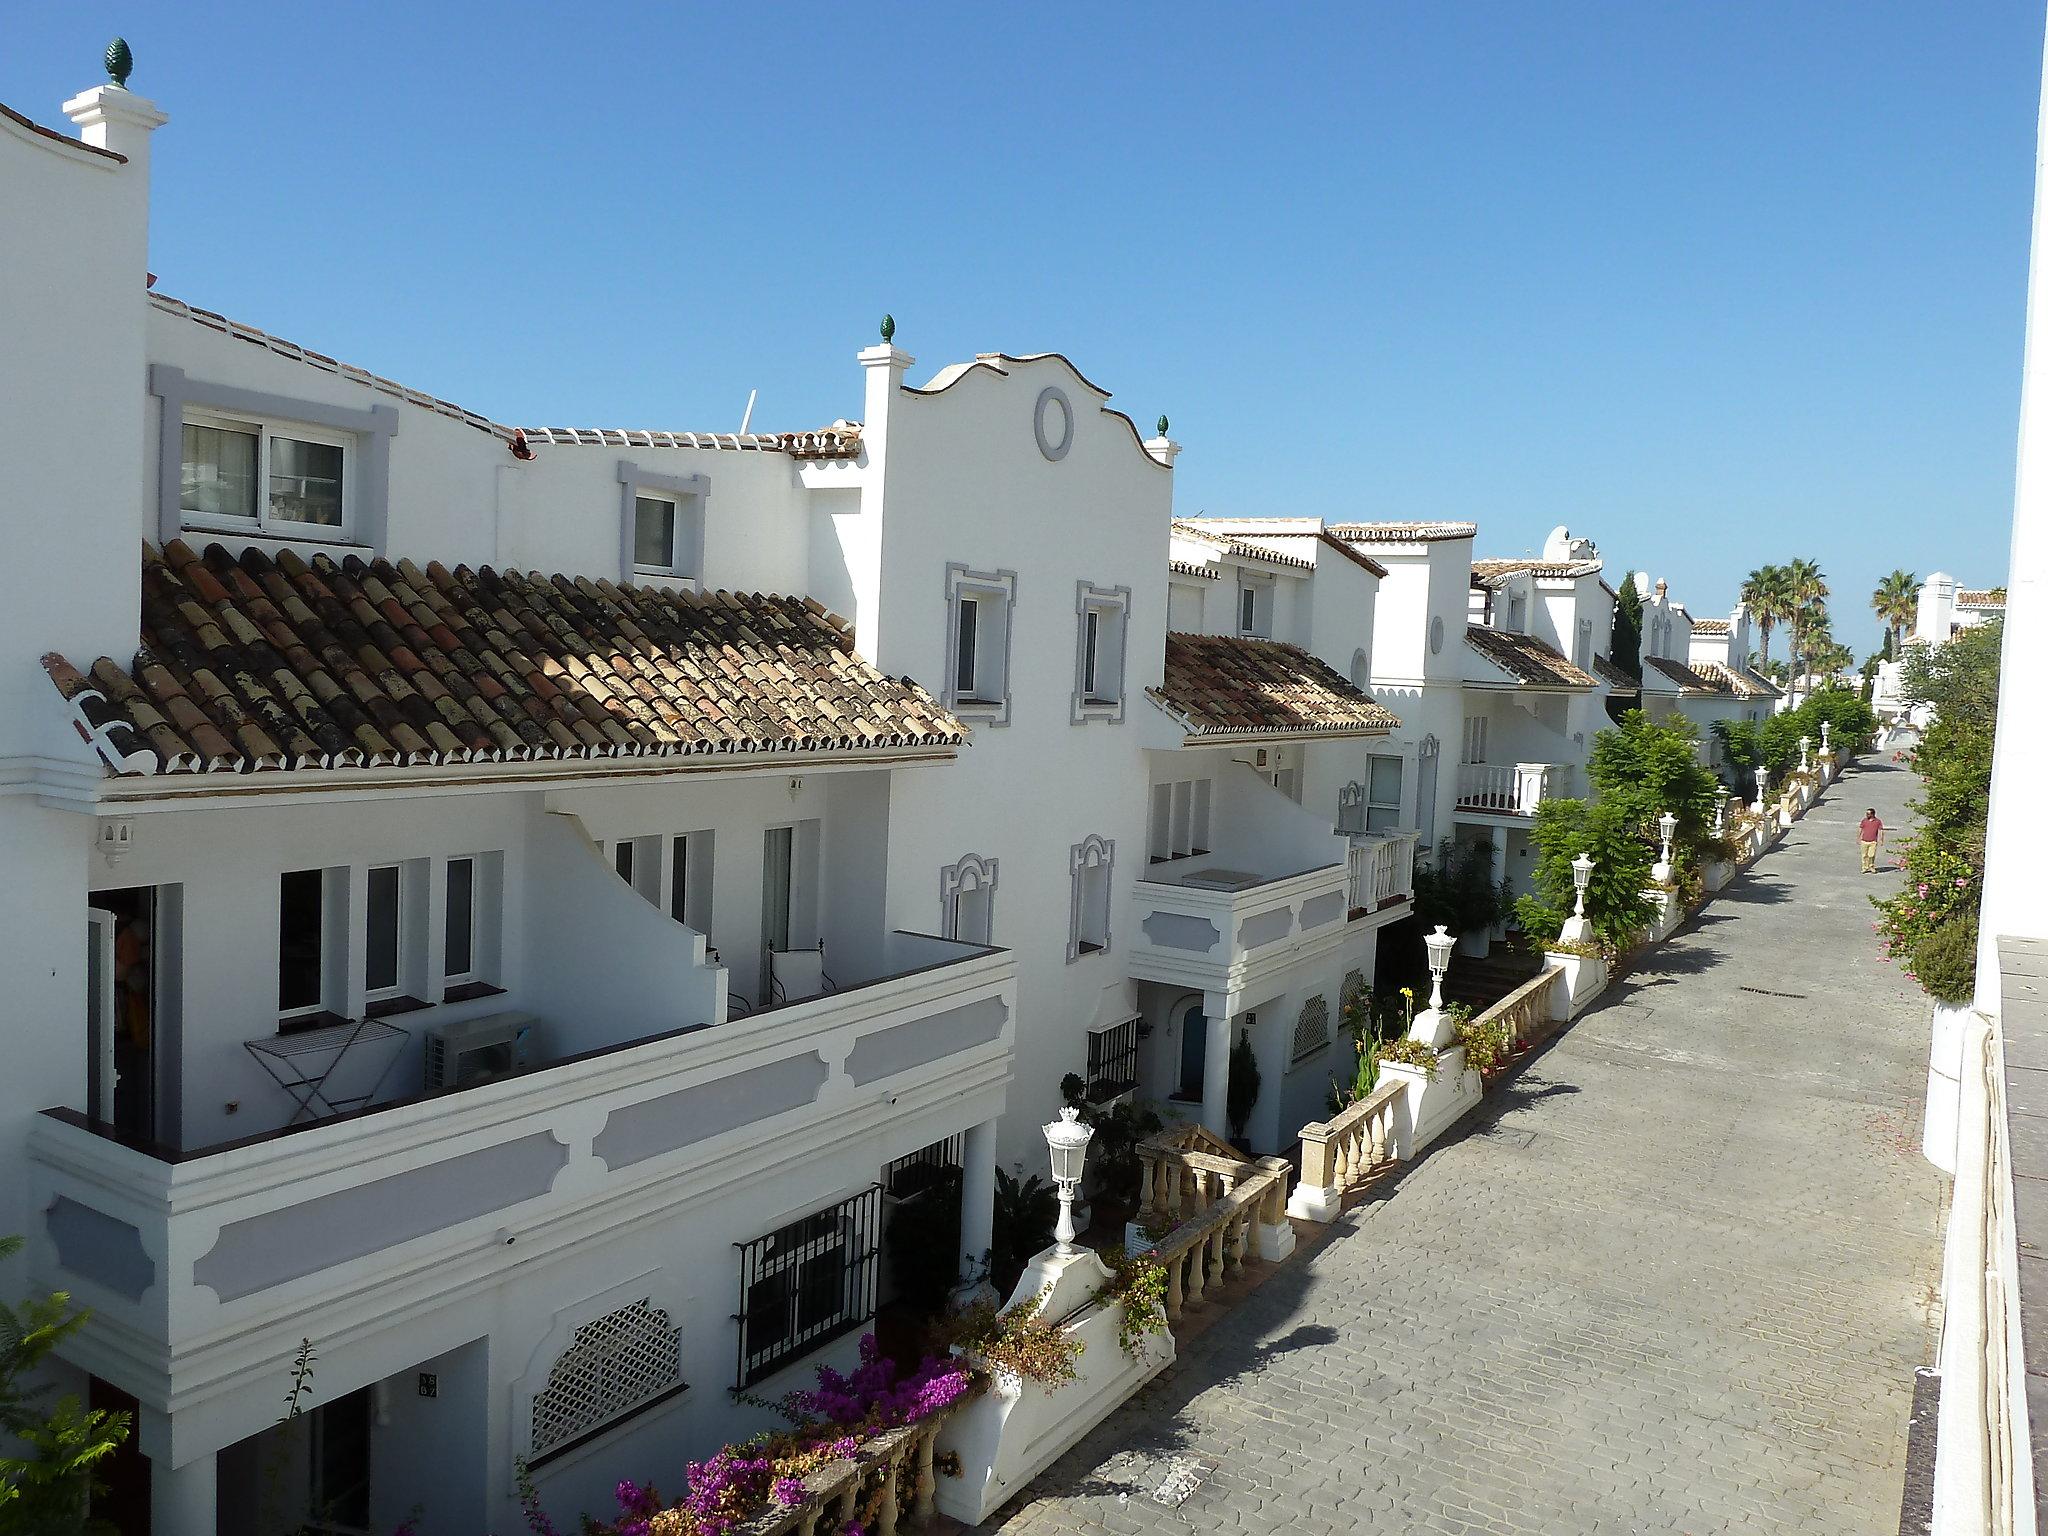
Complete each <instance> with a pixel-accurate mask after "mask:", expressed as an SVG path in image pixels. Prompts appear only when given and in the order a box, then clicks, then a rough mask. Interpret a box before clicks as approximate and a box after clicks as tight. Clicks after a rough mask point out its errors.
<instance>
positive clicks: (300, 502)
mask: <svg viewBox="0 0 2048 1536" xmlns="http://www.w3.org/2000/svg"><path fill="white" fill-rule="evenodd" d="M341 474H342V454H341V449H340V447H339V446H338V445H336V444H334V443H308V442H302V441H301V440H300V439H298V438H295V437H273V438H272V439H271V440H270V515H271V516H272V517H273V518H275V519H277V520H278V521H280V522H286V523H312V524H314V525H315V526H317V527H321V528H339V527H340V526H341Z"/></svg>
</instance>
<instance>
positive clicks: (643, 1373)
mask: <svg viewBox="0 0 2048 1536" xmlns="http://www.w3.org/2000/svg"><path fill="white" fill-rule="evenodd" d="M681 1338H682V1330H681V1329H679V1328H676V1327H673V1326H671V1325H670V1322H669V1315H668V1313H666V1312H664V1311H663V1310H662V1309H661V1308H659V1307H657V1306H654V1305H653V1304H652V1301H651V1299H650V1298H647V1297H642V1298H641V1299H640V1300H638V1301H636V1302H633V1303H631V1304H630V1305H628V1306H623V1307H620V1308H619V1309H618V1310H617V1311H614V1312H607V1313H605V1314H604V1316H602V1317H598V1318H593V1319H592V1320H591V1321H589V1322H587V1323H585V1324H584V1325H583V1326H582V1327H580V1328H578V1329H577V1330H576V1336H575V1338H573V1339H572V1340H571V1341H570V1343H569V1347H568V1348H567V1349H565V1350H563V1351H562V1353H561V1356H560V1357H559V1358H558V1359H557V1360H556V1361H555V1363H554V1365H553V1366H552V1367H551V1368H550V1369H549V1371H548V1380H547V1385H546V1386H544V1387H543V1388H541V1390H540V1391H538V1392H536V1393H534V1395H533V1415H532V1435H533V1443H532V1452H531V1454H530V1455H529V1456H528V1458H527V1460H528V1462H529V1464H530V1465H534V1466H538V1465H539V1464H540V1463H541V1462H543V1461H545V1460H547V1459H548V1458H549V1457H551V1456H557V1455H560V1454H561V1453H562V1452H563V1451H566V1450H569V1449H570V1448H571V1447H573V1446H577V1445H581V1444H582V1443H583V1442H584V1441H586V1440H588V1439H590V1437H591V1436H593V1435H595V1434H597V1433H599V1432H600V1431H602V1430H605V1429H609V1428H610V1427H611V1426H613V1425H615V1424H617V1423H619V1422H620V1421H621V1420H623V1419H626V1418H630V1417H631V1416H632V1415H634V1414H635V1413H638V1412H640V1411H641V1410H643V1409H646V1408H651V1407H653V1406H654V1405H655V1404H656V1403H659V1402H664V1401H666V1400H667V1399H668V1398H670V1397H673V1396H674V1395H675V1394H676V1393H678V1392H680V1391H682V1390H683V1389H684V1387H685V1386H686V1385H687V1383H686V1382H684V1380H683V1365H682V1345H681Z"/></svg>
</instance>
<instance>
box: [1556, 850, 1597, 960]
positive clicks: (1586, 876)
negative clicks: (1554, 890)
mask: <svg viewBox="0 0 2048 1536" xmlns="http://www.w3.org/2000/svg"><path fill="white" fill-rule="evenodd" d="M1592 883H1593V856H1592V855H1591V854H1590V853H1584V852H1582V853H1580V855H1579V856H1578V857H1577V858H1575V859H1573V860H1572V886H1573V888H1574V889H1575V890H1576V891H1577V892H1578V900H1577V903H1576V904H1575V905H1574V906H1573V907H1572V915H1571V916H1570V917H1568V918H1566V919H1565V922H1564V927H1563V928H1562V929H1561V930H1560V931H1559V933H1558V935H1557V936H1558V938H1559V939H1560V940H1562V941H1563V942H1564V943H1566V944H1585V943H1587V942H1589V941H1590V940H1591V939H1592V937H1593V925H1592V924H1591V923H1589V922H1588V921H1586V888H1587V887H1588V886H1590V885H1591V884H1592Z"/></svg>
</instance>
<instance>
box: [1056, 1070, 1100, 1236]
mask: <svg viewBox="0 0 2048 1536" xmlns="http://www.w3.org/2000/svg"><path fill="white" fill-rule="evenodd" d="M1044 1130H1045V1144H1046V1146H1047V1147H1048V1148H1049V1149H1050V1150H1051V1153H1052V1181H1053V1184H1054V1185H1055V1186H1056V1187H1057V1188H1058V1189H1059V1194H1060V1224H1059V1225H1058V1226H1057V1227H1056V1228H1054V1229H1053V1237H1054V1239H1055V1240H1056V1241H1057V1242H1058V1243H1059V1253H1060V1257H1061V1258H1072V1257H1073V1256H1074V1255H1075V1254H1076V1253H1078V1252H1080V1250H1079V1249H1078V1248H1076V1247H1075V1246H1074V1193H1075V1191H1076V1190H1078V1189H1079V1188H1080V1187H1081V1173H1082V1170H1083V1169H1084V1168H1085V1167H1086V1166H1087V1163H1088V1143H1089V1142H1090V1141H1091V1140H1093V1139H1094V1136H1095V1127H1094V1126H1092V1125H1083V1124H1082V1123H1081V1112H1080V1111H1079V1110H1077V1109H1076V1108H1074V1106H1073V1105H1071V1104H1067V1105H1063V1106H1061V1108H1060V1117H1059V1119H1057V1120H1055V1121H1053V1122H1052V1123H1051V1124H1050V1125H1048V1126H1046V1127H1045V1128H1044Z"/></svg>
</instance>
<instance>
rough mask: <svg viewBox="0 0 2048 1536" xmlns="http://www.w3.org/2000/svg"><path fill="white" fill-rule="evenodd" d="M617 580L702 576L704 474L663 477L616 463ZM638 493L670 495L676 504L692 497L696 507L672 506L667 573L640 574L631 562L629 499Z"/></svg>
mask: <svg viewBox="0 0 2048 1536" xmlns="http://www.w3.org/2000/svg"><path fill="white" fill-rule="evenodd" d="M618 474H619V580H621V581H631V580H632V579H633V578H634V576H636V575H654V574H664V575H672V576H676V577H682V578H687V579H689V580H691V581H695V580H698V579H699V578H701V577H702V576H703V574H704V503H705V502H706V501H708V500H709V499H710V497H711V479H710V477H709V476H707V475H665V474H662V473H661V472H660V471H659V470H653V469H642V468H641V467H640V466H639V465H638V464H635V463H634V462H633V461H632V460H631V459H621V460H619V467H618ZM641 491H653V492H655V493H657V494H659V495H663V496H672V497H674V498H675V499H676V500H677V502H678V503H681V502H682V501H683V500H684V499H685V498H694V499H695V501H696V505H695V506H694V507H689V508H685V507H683V506H681V505H678V506H677V507H676V550H675V554H676V563H675V565H674V566H673V567H671V569H670V570H669V571H667V572H661V573H656V572H652V571H648V572H642V571H641V570H640V569H639V567H638V566H637V565H635V564H634V563H633V498H634V496H635V495H637V494H638V493H639V492H641Z"/></svg>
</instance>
